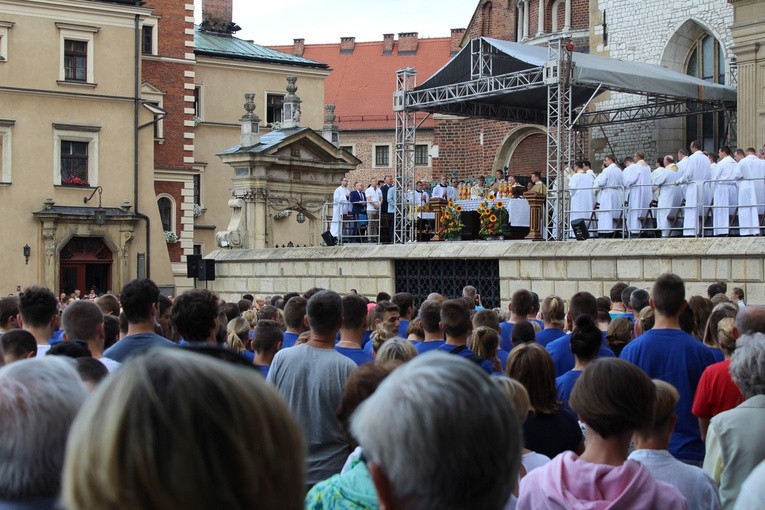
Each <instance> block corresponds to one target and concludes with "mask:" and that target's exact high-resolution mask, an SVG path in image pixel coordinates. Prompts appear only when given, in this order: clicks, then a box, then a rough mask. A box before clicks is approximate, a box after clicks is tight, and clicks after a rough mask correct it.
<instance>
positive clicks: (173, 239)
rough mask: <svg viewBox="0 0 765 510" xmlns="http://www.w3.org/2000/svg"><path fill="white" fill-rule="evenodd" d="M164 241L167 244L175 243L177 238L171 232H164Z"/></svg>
mask: <svg viewBox="0 0 765 510" xmlns="http://www.w3.org/2000/svg"><path fill="white" fill-rule="evenodd" d="M165 241H166V242H167V243H168V244H173V243H177V242H178V236H177V235H176V233H175V232H173V231H172V230H165Z"/></svg>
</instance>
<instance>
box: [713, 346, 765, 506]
mask: <svg viewBox="0 0 765 510" xmlns="http://www.w3.org/2000/svg"><path fill="white" fill-rule="evenodd" d="M730 373H731V376H732V377H733V381H734V382H735V383H736V385H737V386H738V387H739V389H741V392H742V393H743V394H744V398H746V400H745V401H744V402H743V403H741V404H740V405H738V406H737V407H735V408H733V409H731V410H729V411H725V412H723V413H720V414H718V415H717V416H715V417H714V418H712V421H711V423H710V426H709V431H708V432H707V441H706V450H707V453H706V457H705V458H704V471H706V472H707V474H709V476H711V477H712V478H713V479H714V480H715V481H716V482H717V483H718V484H720V500H721V501H722V505H723V508H733V505H734V504H735V503H736V498H738V494H739V490H740V488H741V484H742V483H743V482H744V480H746V477H747V476H748V475H749V473H751V472H752V470H753V469H754V468H755V467H756V466H757V465H758V464H759V463H760V462H762V461H763V460H765V334H762V333H752V334H749V335H744V336H742V337H741V338H739V339H738V342H737V344H736V351H735V352H734V353H733V356H732V360H731V364H730Z"/></svg>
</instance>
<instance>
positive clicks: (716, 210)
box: [712, 145, 741, 236]
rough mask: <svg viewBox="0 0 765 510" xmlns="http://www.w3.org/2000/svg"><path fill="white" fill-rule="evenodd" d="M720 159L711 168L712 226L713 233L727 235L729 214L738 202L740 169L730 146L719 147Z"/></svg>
mask: <svg viewBox="0 0 765 510" xmlns="http://www.w3.org/2000/svg"><path fill="white" fill-rule="evenodd" d="M718 155H719V156H720V159H719V160H718V161H717V166H715V168H714V169H713V170H712V180H714V181H715V184H714V202H713V204H714V207H713V208H712V226H713V227H714V235H716V236H727V235H728V233H729V232H730V216H731V214H734V213H735V211H736V204H737V203H738V180H739V179H741V169H740V168H739V167H738V163H736V160H735V159H733V157H732V156H731V150H730V147H728V146H727V145H726V146H724V147H721V148H720V151H719V153H718Z"/></svg>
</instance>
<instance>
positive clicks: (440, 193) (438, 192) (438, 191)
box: [431, 175, 456, 200]
mask: <svg viewBox="0 0 765 510" xmlns="http://www.w3.org/2000/svg"><path fill="white" fill-rule="evenodd" d="M454 191H455V190H454V188H452V187H451V186H449V183H448V181H447V179H446V176H445V175H444V176H442V177H441V180H440V181H439V183H438V184H436V186H435V187H434V188H433V196H432V197H431V200H432V199H434V198H443V199H445V200H454V199H455V197H456V194H455V192H454Z"/></svg>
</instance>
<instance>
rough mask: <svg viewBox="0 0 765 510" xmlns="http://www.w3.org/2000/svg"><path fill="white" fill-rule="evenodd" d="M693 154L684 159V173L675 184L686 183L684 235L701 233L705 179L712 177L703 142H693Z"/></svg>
mask: <svg viewBox="0 0 765 510" xmlns="http://www.w3.org/2000/svg"><path fill="white" fill-rule="evenodd" d="M691 152H692V154H691V155H690V156H688V158H686V159H685V160H684V161H686V164H685V165H684V168H683V173H682V175H680V178H679V179H678V180H677V181H676V182H675V186H678V185H680V184H685V185H686V186H685V208H684V209H683V215H684V216H683V235H684V236H686V237H693V236H697V235H698V234H699V218H701V217H702V215H703V213H704V207H705V206H709V204H708V203H707V204H705V197H706V194H705V193H704V181H708V180H709V178H710V177H711V172H710V169H711V165H710V163H709V158H707V156H706V154H704V152H703V151H702V150H701V144H700V143H699V142H697V141H696V140H694V141H693V142H691Z"/></svg>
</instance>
